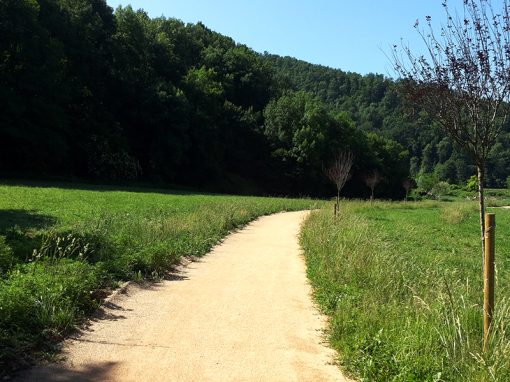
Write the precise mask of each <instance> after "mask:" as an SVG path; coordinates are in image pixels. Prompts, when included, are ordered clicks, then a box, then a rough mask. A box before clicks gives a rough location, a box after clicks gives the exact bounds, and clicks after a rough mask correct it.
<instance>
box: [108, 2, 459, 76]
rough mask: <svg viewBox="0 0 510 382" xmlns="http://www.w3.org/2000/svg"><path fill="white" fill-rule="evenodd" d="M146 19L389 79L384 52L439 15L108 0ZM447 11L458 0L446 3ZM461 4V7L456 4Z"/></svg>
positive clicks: (322, 6) (349, 6)
mask: <svg viewBox="0 0 510 382" xmlns="http://www.w3.org/2000/svg"><path fill="white" fill-rule="evenodd" d="M107 2H108V4H109V5H110V6H112V7H113V8H116V7H117V6H118V5H123V6H126V5H128V4H131V5H132V7H133V8H135V9H139V8H142V9H144V10H145V11H147V13H148V14H149V15H150V16H151V17H157V16H161V15H164V16H166V17H173V18H178V19H180V20H182V21H184V22H191V23H196V22H197V21H202V22H203V23H204V24H205V25H206V26H207V27H209V28H210V29H212V30H214V31H216V32H219V33H222V34H224V35H227V36H229V37H232V38H233V39H234V40H236V41H237V42H239V43H242V44H245V45H247V46H249V47H251V48H252V49H254V50H255V51H257V52H264V51H267V52H269V53H274V54H279V55H283V56H292V57H296V58H299V59H301V60H305V61H308V62H312V63H316V64H322V65H327V66H330V67H334V68H339V69H342V70H344V71H351V72H357V73H361V74H366V73H370V72H371V73H381V74H384V75H387V76H393V71H392V69H391V65H390V63H389V60H388V59H387V57H386V56H385V52H386V53H388V52H390V46H391V45H392V44H394V43H399V42H400V39H401V38H403V39H404V40H405V41H406V42H407V43H409V44H410V45H411V46H413V47H415V49H420V48H421V46H420V45H421V44H420V41H419V39H418V34H417V33H416V31H415V29H414V28H413V25H414V23H415V21H416V19H420V20H421V21H423V20H424V17H425V16H427V15H429V16H432V18H433V20H435V21H436V22H437V23H438V25H439V22H440V21H443V20H444V11H443V7H442V6H441V3H442V0H294V1H291V0H237V1H235V0H166V1H163V0H150V1H149V0H145V1H144V0H107ZM449 4H450V8H455V7H461V6H462V0H450V1H449ZM459 9H461V8H459Z"/></svg>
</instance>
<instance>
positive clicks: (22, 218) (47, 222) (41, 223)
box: [0, 210, 57, 235]
mask: <svg viewBox="0 0 510 382" xmlns="http://www.w3.org/2000/svg"><path fill="white" fill-rule="evenodd" d="M56 222H57V219H55V218H54V217H52V216H48V215H42V214H39V213H36V212H34V211H30V210H0V235H5V234H6V233H7V232H9V231H10V230H12V229H13V228H15V227H17V228H19V229H20V230H21V231H26V230H29V229H36V230H37V229H43V228H47V227H50V226H52V225H54V224H55V223H56Z"/></svg>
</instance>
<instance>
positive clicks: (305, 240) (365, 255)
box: [301, 190, 510, 382]
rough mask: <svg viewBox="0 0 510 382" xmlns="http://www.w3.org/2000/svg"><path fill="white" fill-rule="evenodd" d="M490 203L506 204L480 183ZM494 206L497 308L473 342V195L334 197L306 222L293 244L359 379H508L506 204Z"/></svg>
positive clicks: (509, 243)
mask: <svg viewBox="0 0 510 382" xmlns="http://www.w3.org/2000/svg"><path fill="white" fill-rule="evenodd" d="M488 199H489V205H504V204H507V205H508V204H510V203H507V201H508V192H506V191H501V192H498V191H495V190H492V191H490V192H489V198H488ZM489 211H490V212H495V213H496V220H497V223H496V269H497V275H496V313H495V321H494V324H493V329H492V335H491V338H490V344H489V351H487V352H483V351H482V333H483V320H482V303H483V279H482V268H481V266H482V257H481V247H480V234H479V225H478V210H477V202H476V201H467V200H463V201H460V199H459V198H458V197H457V198H450V201H422V202H408V203H404V202H374V203H370V202H362V201H345V202H343V203H341V207H340V215H339V216H338V217H337V218H336V219H334V218H333V216H332V208H331V206H328V207H325V208H323V209H322V210H321V211H319V212H314V213H313V214H312V215H311V217H310V218H309V219H308V221H307V222H306V223H305V226H304V229H303V231H302V234H301V244H302V246H303V248H304V251H305V256H306V261H307V265H308V275H309V278H310V279H311V281H312V284H313V286H314V290H315V292H314V295H315V299H316V301H317V302H318V304H319V306H320V307H321V309H322V310H323V311H324V312H325V313H327V314H328V315H329V316H330V326H329V340H330V342H331V344H332V346H333V347H334V348H336V349H337V350H338V351H339V354H340V363H341V364H342V366H343V368H344V369H346V370H347V371H348V372H349V373H350V374H351V375H353V376H355V377H357V378H358V379H359V380H361V381H385V382H386V381H431V382H432V381H463V382H467V381H473V382H475V381H476V382H482V381H509V380H510V299H509V296H510V255H509V250H510V240H509V239H508V232H509V230H510V210H506V209H496V208H493V209H489Z"/></svg>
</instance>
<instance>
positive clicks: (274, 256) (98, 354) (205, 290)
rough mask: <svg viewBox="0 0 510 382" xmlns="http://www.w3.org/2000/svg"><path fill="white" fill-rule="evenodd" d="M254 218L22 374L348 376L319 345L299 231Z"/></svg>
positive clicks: (132, 289) (45, 377)
mask: <svg viewBox="0 0 510 382" xmlns="http://www.w3.org/2000/svg"><path fill="white" fill-rule="evenodd" d="M306 214H307V212H290V213H281V214H276V215H271V216H266V217H263V218H260V219H258V220H256V221H255V222H253V223H252V224H250V225H249V226H247V227H246V228H245V229H243V230H241V231H239V232H237V233H234V234H232V235H230V236H228V237H227V238H226V239H225V241H224V242H223V243H222V244H221V245H219V246H217V247H216V248H215V249H214V250H213V251H212V252H211V253H210V254H209V255H207V256H206V257H204V258H202V259H201V260H200V261H199V262H193V263H190V264H189V265H187V266H186V267H184V268H183V269H181V270H180V271H179V272H178V273H176V274H175V276H174V277H173V279H172V280H168V281H164V282H162V283H158V284H156V285H151V286H149V287H141V286H136V285H131V286H129V287H128V288H127V290H126V292H125V293H120V294H118V295H116V296H115V297H114V298H113V299H111V300H110V301H109V302H108V303H107V304H106V305H107V306H106V307H105V309H104V312H103V314H102V315H101V317H99V318H98V319H95V320H93V322H92V323H91V325H90V327H89V328H88V329H87V330H85V331H84V332H83V333H82V335H80V336H79V337H77V338H74V339H70V340H69V341H67V342H66V345H65V351H64V353H65V355H66V357H67V361H66V362H64V363H61V364H53V365H43V366H39V367H36V368H34V369H33V370H32V372H31V373H30V374H29V375H26V376H25V380H27V381H197V382H207V381H221V382H227V381H236V382H239V381H261V382H266V381H313V382H318V381H346V379H344V378H343V377H342V375H341V373H340V371H339V369H338V368H337V367H336V366H335V365H333V364H332V361H333V359H334V353H333V352H332V351H331V350H329V349H328V348H327V347H326V346H324V345H323V344H322V342H323V338H322V328H323V327H324V318H323V317H322V316H320V315H319V314H318V312H317V311H316V309H315V308H314V306H313V304H312V302H311V299H310V286H309V285H308V283H307V279H306V275H305V264H304V260H303V258H302V256H301V254H300V249H299V245H298V239H297V234H298V232H299V227H300V224H301V222H302V221H303V219H304V218H305V216H306Z"/></svg>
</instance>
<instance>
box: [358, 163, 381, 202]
mask: <svg viewBox="0 0 510 382" xmlns="http://www.w3.org/2000/svg"><path fill="white" fill-rule="evenodd" d="M383 179H384V177H383V176H382V175H381V173H380V172H379V171H377V170H373V171H371V172H369V173H368V174H365V176H364V177H363V180H364V181H365V184H366V185H367V187H368V188H370V191H371V193H370V201H373V200H374V190H375V188H376V187H377V185H378V184H379V183H381V181H382V180H383Z"/></svg>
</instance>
